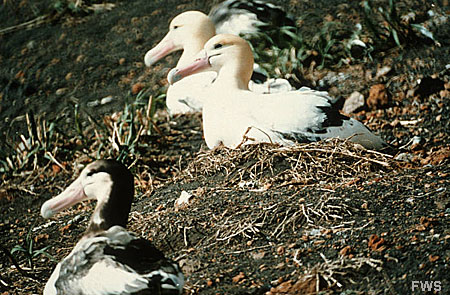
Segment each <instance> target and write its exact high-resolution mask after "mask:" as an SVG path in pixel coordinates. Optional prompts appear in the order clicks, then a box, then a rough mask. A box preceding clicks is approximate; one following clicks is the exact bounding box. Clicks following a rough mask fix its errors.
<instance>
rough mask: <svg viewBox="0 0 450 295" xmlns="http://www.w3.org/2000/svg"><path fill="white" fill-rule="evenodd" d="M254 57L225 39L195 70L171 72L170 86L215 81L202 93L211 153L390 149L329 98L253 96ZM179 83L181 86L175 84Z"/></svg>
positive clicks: (306, 92)
mask: <svg viewBox="0 0 450 295" xmlns="http://www.w3.org/2000/svg"><path fill="white" fill-rule="evenodd" d="M252 68H253V54H252V51H251V49H250V46H249V45H248V43H247V42H246V41H245V40H243V39H242V38H240V37H237V36H234V35H229V34H224V35H216V36H214V37H213V38H211V39H210V40H209V41H208V42H207V43H206V44H205V46H204V50H203V51H201V52H200V53H199V55H198V56H197V58H194V60H193V61H192V63H191V64H189V65H187V66H184V67H181V68H175V69H172V70H171V71H170V72H169V75H168V79H169V82H170V83H175V82H177V81H179V80H181V81H182V79H183V78H184V77H187V76H189V75H192V74H195V73H198V72H202V71H214V72H216V73H217V77H216V79H215V80H214V83H212V84H211V85H210V86H209V87H207V88H205V89H204V91H203V92H202V94H201V95H202V96H201V98H202V99H203V100H204V105H203V132H204V137H205V141H206V144H207V145H208V147H209V148H214V147H217V146H218V145H220V144H223V145H224V146H226V147H231V148H235V147H237V146H239V145H241V144H242V143H243V141H244V139H246V141H245V142H246V143H259V142H272V143H279V144H282V145H291V144H293V143H294V142H311V141H319V140H321V139H324V138H334V137H338V138H349V140H350V141H353V142H356V143H359V144H361V145H362V146H364V147H365V148H367V149H375V150H380V149H383V148H385V147H387V144H386V143H385V142H384V141H383V140H382V139H381V138H380V137H378V136H376V135H375V134H373V133H372V132H371V131H370V130H369V129H368V128H367V127H366V126H364V125H363V124H362V123H361V122H359V121H357V120H355V119H353V118H348V117H346V116H344V115H342V114H340V113H339V110H338V109H337V108H335V107H334V105H333V102H332V99H331V97H330V96H329V95H328V93H327V92H322V91H314V90H311V89H309V88H306V87H304V88H301V89H299V90H296V91H289V92H284V93H270V94H259V93H254V92H251V91H249V89H248V81H249V80H250V76H251V74H252ZM177 83H178V82H177Z"/></svg>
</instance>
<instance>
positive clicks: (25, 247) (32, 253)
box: [10, 226, 56, 269]
mask: <svg viewBox="0 0 450 295" xmlns="http://www.w3.org/2000/svg"><path fill="white" fill-rule="evenodd" d="M33 227H34V226H32V227H30V229H29V230H28V233H27V235H26V237H25V240H24V242H23V244H22V245H16V246H14V247H13V248H12V249H11V251H10V253H11V255H12V254H14V253H15V252H21V253H23V254H24V255H25V257H26V259H27V260H28V265H29V267H30V269H34V259H35V258H36V257H38V256H41V255H44V256H46V257H48V258H49V259H50V260H53V261H56V259H55V258H54V257H53V256H52V255H50V254H49V253H48V252H47V249H48V248H50V247H51V245H49V246H46V247H44V248H42V249H35V248H34V239H33V236H32V235H31V232H32V229H33Z"/></svg>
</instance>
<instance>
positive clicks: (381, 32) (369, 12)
mask: <svg viewBox="0 0 450 295" xmlns="http://www.w3.org/2000/svg"><path fill="white" fill-rule="evenodd" d="M430 2H431V1H430ZM397 4H398V3H397V1H396V0H388V4H387V5H386V4H385V3H383V4H381V3H376V2H375V1H373V0H368V1H363V8H364V10H363V12H364V22H365V24H366V26H367V28H368V30H369V31H370V33H371V34H370V36H371V38H372V40H373V41H374V43H375V44H374V45H375V47H379V48H380V49H385V47H386V46H388V47H392V46H394V44H395V46H398V47H402V46H404V45H406V44H408V43H412V42H414V41H416V40H418V39H420V38H426V39H430V40H432V41H434V42H437V40H435V38H434V36H433V34H432V33H431V32H430V31H429V30H428V29H427V28H426V27H425V26H423V25H422V24H421V22H423V21H425V19H426V18H428V16H427V15H418V14H417V13H416V12H415V11H409V12H408V13H406V14H404V15H401V14H400V13H399V11H398V7H397ZM424 5H428V6H429V7H428V9H429V8H430V7H431V3H424ZM414 22H415V23H414Z"/></svg>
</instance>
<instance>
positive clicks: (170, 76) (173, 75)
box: [167, 69, 183, 85]
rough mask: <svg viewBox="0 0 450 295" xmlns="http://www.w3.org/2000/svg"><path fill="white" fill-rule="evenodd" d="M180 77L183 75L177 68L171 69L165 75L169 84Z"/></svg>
mask: <svg viewBox="0 0 450 295" xmlns="http://www.w3.org/2000/svg"><path fill="white" fill-rule="evenodd" d="M181 78H183V77H182V76H181V75H180V74H179V73H178V69H171V70H170V72H169V74H168V75H167V80H168V81H169V83H170V84H171V85H172V84H173V83H175V82H177V81H180V80H181Z"/></svg>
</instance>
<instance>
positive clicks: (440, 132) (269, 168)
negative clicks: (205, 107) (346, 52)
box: [0, 0, 450, 294]
mask: <svg viewBox="0 0 450 295" xmlns="http://www.w3.org/2000/svg"><path fill="white" fill-rule="evenodd" d="M217 2H218V1H181V0H179V1H172V0H169V1H159V0H158V1H143V0H138V1H115V2H114V4H116V7H115V8H113V9H112V10H110V11H104V12H98V13H88V12H86V13H72V14H71V13H64V14H62V15H55V14H52V17H50V18H49V19H51V22H48V23H45V24H43V25H40V26H36V27H33V28H29V29H18V30H16V31H14V32H10V33H4V34H2V35H0V65H1V67H0V91H1V92H0V120H1V122H2V123H1V126H0V131H1V134H2V138H4V139H3V140H1V142H2V143H1V144H2V146H0V149H1V150H2V151H1V152H0V156H1V160H3V159H5V158H6V156H7V155H8V154H9V153H11V152H12V151H13V150H14V149H15V148H17V146H18V145H19V143H20V142H21V139H20V135H21V134H26V135H27V134H28V126H29V125H30V124H29V123H27V116H26V114H28V120H30V115H31V114H33V116H32V117H34V118H36V120H37V121H39V122H43V121H44V120H45V121H48V122H55V127H54V128H55V130H57V131H58V132H59V134H64V136H62V135H61V137H58V140H57V142H54V143H52V142H50V143H49V146H50V147H51V149H50V150H51V151H52V152H51V153H50V154H54V155H57V157H56V159H51V158H50V157H49V156H48V154H45V153H42V154H39V157H37V158H36V161H35V162H31V161H30V163H29V164H28V165H26V166H25V167H23V168H21V169H17V170H16V171H14V172H11V171H9V172H5V173H3V174H2V175H1V178H2V185H1V187H0V208H1V209H2V214H1V217H0V246H1V247H0V250H1V252H0V291H1V294H39V293H41V292H42V289H43V286H44V284H45V282H46V280H47V279H48V277H49V275H50V273H51V272H52V270H53V268H54V266H55V265H56V261H54V260H51V259H50V258H49V257H47V256H46V255H43V254H40V253H39V252H36V251H37V250H39V249H44V248H45V247H47V246H49V248H47V249H46V250H45V252H46V253H48V254H50V255H52V256H53V257H55V258H56V260H59V259H61V258H63V257H64V256H65V255H67V254H68V253H69V252H70V250H71V249H72V247H73V246H74V244H75V243H76V241H77V240H78V239H79V238H80V236H81V235H82V233H83V231H84V229H85V228H86V224H87V221H88V219H89V216H90V212H91V210H92V208H93V204H92V203H86V204H81V205H79V206H77V207H75V208H72V209H70V210H68V211H66V212H64V213H61V214H60V215H58V218H57V219H54V220H51V221H47V220H43V219H42V218H41V217H40V215H39V209H40V206H41V204H42V203H43V202H44V201H45V200H47V199H49V198H50V197H52V196H55V195H56V194H58V192H60V191H61V189H62V188H64V187H65V186H67V184H68V183H70V181H71V180H72V179H74V178H75V177H76V176H77V175H78V172H79V171H80V168H81V167H80V165H79V164H86V163H88V162H90V161H92V158H95V157H96V155H95V153H94V152H93V149H90V146H89V145H90V143H91V141H88V140H86V142H85V141H83V140H80V139H76V138H77V130H76V126H77V124H78V123H79V124H80V126H81V127H82V129H86V130H88V129H89V128H91V127H90V126H92V125H93V121H95V120H97V121H102V120H106V121H108V120H110V121H111V120H113V119H111V118H113V117H114V115H112V114H113V113H115V112H120V111H123V109H124V105H125V104H126V103H130V101H133V100H135V99H136V100H138V98H137V96H136V95H135V94H132V93H130V92H131V91H132V88H133V86H134V87H137V86H136V84H137V83H141V86H142V87H144V89H146V92H145V93H146V95H147V97H145V99H148V95H152V96H153V97H154V98H155V99H156V97H157V96H158V95H159V94H161V93H164V91H165V87H166V80H165V76H166V74H167V72H168V70H169V69H170V67H171V66H173V65H174V64H175V61H176V59H177V55H173V56H172V57H169V58H166V59H165V61H162V62H161V63H160V64H159V65H158V66H156V67H155V68H152V69H146V68H145V66H144V65H143V55H144V54H145V52H146V50H148V49H149V48H151V47H152V46H153V45H154V44H156V42H157V41H158V40H160V39H161V38H162V36H163V35H164V34H165V32H166V30H167V23H168V21H169V20H170V19H171V18H172V17H173V16H175V15H177V14H179V13H181V12H183V11H186V10H191V9H197V10H202V11H205V12H208V11H209V9H210V8H211V6H212V5H213V4H214V3H217ZM273 2H276V3H279V4H280V5H281V6H283V7H284V9H286V10H287V11H288V12H289V13H291V14H292V15H293V16H294V17H296V18H297V19H299V21H298V24H299V26H300V29H301V30H302V34H303V37H304V38H313V37H314V36H315V35H316V33H317V29H315V28H317V27H321V26H322V25H323V24H324V23H325V22H327V21H328V22H330V21H332V22H334V23H336V25H337V26H339V28H340V31H342V32H343V33H342V35H339V34H338V35H337V36H336V37H335V38H337V40H339V38H344V39H345V38H347V37H348V36H347V35H346V33H345V32H348V31H349V30H350V29H351V28H353V26H354V24H355V23H357V22H360V21H363V16H362V15H361V7H360V6H359V3H358V2H357V1H348V2H350V3H347V1H337V0H334V1H289V3H288V1H273ZM375 2H376V3H384V2H387V1H384V2H383V1H375ZM55 3H56V1H55ZM424 3H425V4H424ZM427 3H428V2H427V1H425V2H424V1H398V4H397V5H398V9H399V10H400V11H402V12H404V11H408V9H415V10H416V12H417V18H419V17H423V15H426V11H427V9H430V8H431V6H429V5H428V4H427ZM446 3H447V1H436V2H435V5H437V6H438V7H439V9H440V11H444V12H445V11H446V13H447V15H448V11H449V10H448V6H445V5H446ZM445 9H447V10H445ZM50 12H51V13H53V12H52V10H50V9H48V1H26V0H25V1H22V2H20V3H19V2H18V1H17V2H16V1H4V2H3V4H1V5H0V19H1V21H0V28H6V27H10V26H13V25H17V24H20V23H23V22H25V21H27V20H30V19H33V18H35V17H37V16H40V15H45V14H46V13H50ZM444 15H445V14H444ZM448 28H449V26H448V20H447V23H446V24H443V25H442V26H437V27H433V28H432V29H431V31H433V33H434V34H435V38H436V39H437V40H438V41H439V42H440V46H438V45H437V44H435V43H433V42H430V41H427V40H422V39H420V40H418V41H415V42H405V45H404V46H403V48H399V47H396V46H395V45H391V46H387V45H386V48H382V49H380V50H378V51H375V52H373V56H372V60H370V59H368V58H365V59H362V60H359V61H358V60H357V61H353V62H350V63H349V64H345V63H338V62H336V63H328V64H326V66H325V67H324V68H321V69H319V68H318V67H317V64H316V66H314V62H313V61H311V60H309V61H308V60H306V61H305V62H308V64H309V67H305V69H304V70H303V71H302V72H301V74H302V77H301V79H303V80H305V81H307V83H308V84H309V85H311V86H314V87H316V88H321V89H326V90H328V91H330V93H332V94H333V95H334V96H336V97H337V98H346V97H349V96H350V94H351V93H352V92H354V91H359V92H361V93H362V94H363V95H364V97H366V98H370V100H369V101H368V102H367V104H368V105H369V106H370V108H369V107H365V108H363V109H362V110H361V111H359V112H357V113H355V114H352V116H354V117H355V118H358V119H359V120H361V121H363V122H364V123H365V124H366V125H368V126H369V127H370V128H371V129H372V130H374V131H375V132H376V133H377V134H379V135H380V136H382V137H383V138H384V139H385V140H386V141H387V142H389V143H391V144H392V145H393V146H395V147H397V148H400V147H402V146H405V145H406V146H405V147H404V149H403V151H402V152H403V155H402V157H401V159H403V161H399V160H395V159H394V158H393V157H392V156H388V155H383V154H379V153H374V152H370V151H364V150H362V149H360V148H359V147H358V146H356V145H353V144H350V143H347V142H343V141H337V140H331V141H328V142H321V143H313V144H307V145H299V146H296V147H293V148H281V147H278V146H271V145H258V146H247V147H243V148H241V149H239V150H235V151H233V150H229V149H225V148H219V149H216V150H213V151H208V150H207V149H206V147H205V144H204V142H203V140H202V132H201V131H202V129H201V117H200V115H198V114H196V115H190V116H179V117H176V118H174V119H173V120H169V119H168V118H167V116H165V115H164V112H163V111H159V112H157V114H158V115H157V116H156V117H155V125H156V126H157V128H158V130H159V132H153V133H152V134H151V135H147V136H143V137H141V138H140V143H141V145H140V146H139V149H138V151H137V154H138V156H135V157H134V158H133V157H131V158H128V159H127V161H128V162H129V163H128V164H132V168H131V169H132V172H133V173H134V174H135V175H136V185H137V191H136V200H135V203H134V205H133V209H132V213H131V215H130V222H129V228H130V230H133V231H135V232H136V233H138V234H140V235H142V236H144V237H147V238H149V239H151V240H152V241H153V242H154V243H155V244H156V245H157V246H158V247H159V248H160V249H161V250H163V251H164V252H165V253H166V254H167V256H169V257H171V258H173V259H176V260H177V261H178V262H179V263H180V265H181V266H182V268H183V271H184V273H185V275H186V278H187V282H186V287H185V294H191V293H193V294H318V293H319V292H321V293H320V294H423V293H425V292H422V291H420V292H419V291H418V290H416V291H415V292H412V290H411V287H412V282H413V281H421V282H424V281H435V282H436V281H439V282H440V286H441V290H440V293H441V294H448V293H450V281H449V279H448V277H449V276H448V274H446V273H447V272H448V268H449V263H450V247H449V244H450V231H449V224H450V201H449V192H448V191H449V189H450V177H449V173H450V167H449V162H450V161H449V158H450V139H449V134H450V132H449V122H450V103H449V98H450V95H449V91H450V70H449V69H448V68H446V65H447V63H448V56H450V43H448V42H449V41H448V40H450V39H449V38H447V37H445V36H448V34H449V31H448ZM386 43H388V42H386ZM336 54H338V53H336ZM385 67H389V71H388V72H387V73H383V68H385ZM338 73H341V75H342V76H345V79H339V77H340V76H339V75H338ZM419 79H421V82H420V83H419V82H418V80H419ZM380 85H381V86H380ZM373 86H374V87H373ZM380 93H381V94H380ZM107 96H112V98H113V100H112V102H111V103H107V104H103V105H102V104H99V105H97V106H92V102H93V101H97V100H100V99H102V98H104V97H107ZM386 99H387V100H386ZM74 105H77V107H74ZM161 105H162V103H161V102H160V101H159V100H158V106H160V108H162V107H161ZM75 109H78V110H80V112H81V113H82V114H81V116H80V117H79V118H78V117H77V116H76V115H75V111H74V110H75ZM104 118H106V119H104ZM75 119H77V120H80V121H81V122H78V123H77V122H76V121H75ZM91 129H92V128H91ZM415 136H416V137H420V138H417V142H415V143H414V144H412V145H411V144H408V143H409V142H410V141H411V140H412V139H413V138H414V137H415ZM419 139H420V140H419ZM144 143H145V145H144ZM54 147H58V149H59V151H55V149H54ZM67 150H71V151H72V152H70V153H69V152H62V151H67ZM105 153H106V152H105ZM13 160H14V159H13ZM55 160H56V161H57V162H58V163H59V164H60V165H57V164H55V163H56V162H55ZM134 160H135V162H133V161H134ZM61 167H62V168H61ZM183 191H185V192H188V193H190V194H192V197H191V198H190V201H189V203H188V204H185V205H184V206H181V207H179V206H175V205H174V203H175V200H177V199H178V198H179V196H180V194H181V193H182V192H183ZM31 240H32V241H33V244H32V247H33V248H32V249H33V250H34V251H35V252H34V253H35V254H36V256H35V257H33V258H32V259H31V260H32V262H33V265H31V267H30V265H29V259H27V257H26V255H25V254H24V253H23V252H21V251H16V252H14V253H13V254H12V255H8V253H10V251H11V250H12V249H13V248H14V247H15V246H17V245H21V246H23V247H27V246H29V245H30V243H29V241H31ZM27 241H28V242H27ZM18 267H19V268H20V269H19V268H18ZM429 293H430V294H431V293H433V292H432V291H431V292H429ZM434 293H436V294H437V293H439V292H438V291H434Z"/></svg>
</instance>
